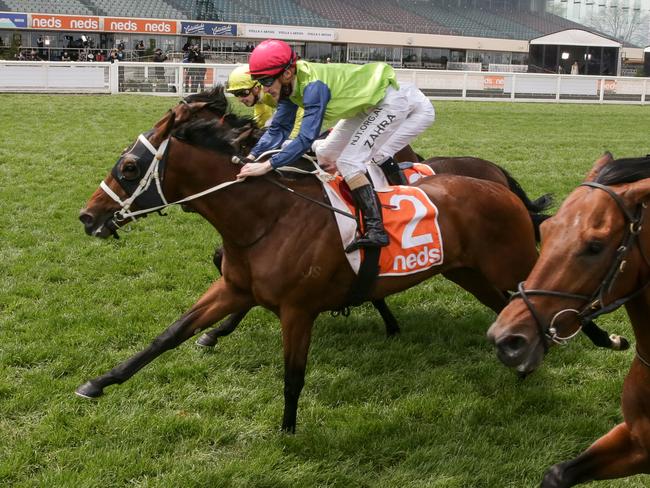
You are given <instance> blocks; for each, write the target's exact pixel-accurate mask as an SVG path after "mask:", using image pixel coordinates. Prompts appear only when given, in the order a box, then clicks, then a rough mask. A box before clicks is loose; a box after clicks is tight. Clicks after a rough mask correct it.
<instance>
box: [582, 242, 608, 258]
mask: <svg viewBox="0 0 650 488" xmlns="http://www.w3.org/2000/svg"><path fill="white" fill-rule="evenodd" d="M603 249H605V244H603V243H602V242H601V241H589V242H588V243H587V250H586V251H587V254H590V255H592V256H595V255H596V254H600V253H601V252H602V250H603Z"/></svg>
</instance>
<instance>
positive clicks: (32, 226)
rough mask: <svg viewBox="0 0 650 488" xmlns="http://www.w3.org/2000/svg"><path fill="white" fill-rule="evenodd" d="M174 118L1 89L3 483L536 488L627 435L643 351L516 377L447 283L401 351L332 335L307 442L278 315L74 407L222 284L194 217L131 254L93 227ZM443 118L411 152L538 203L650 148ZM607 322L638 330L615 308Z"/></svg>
mask: <svg viewBox="0 0 650 488" xmlns="http://www.w3.org/2000/svg"><path fill="white" fill-rule="evenodd" d="M174 102H175V101H174V100H171V99H168V98H155V97H141V96H45V95H0V107H2V110H0V124H1V127H2V129H3V130H2V138H1V139H0V182H1V183H0V215H1V216H2V218H1V220H0V243H1V247H0V290H2V292H1V293H0V485H1V486H12V487H13V486H16V487H31V486H47V487H50V486H66V487H67V486H70V487H112V486H135V487H154V486H155V487H180V486H182V487H195V486H196V487H199V486H200V487H204V486H211V487H217V486H233V487H249V486H254V487H297V486H300V487H302V486H319V487H334V486H336V487H386V488H388V487H395V486H402V487H450V488H455V487H524V486H537V485H538V483H539V481H540V480H541V476H542V473H543V472H544V470H545V469H546V468H547V467H548V466H550V465H551V464H553V463H555V462H559V461H562V460H565V459H568V458H570V457H573V456H575V455H577V454H578V453H579V452H581V451H582V450H583V449H584V448H586V447H587V446H588V445H589V444H590V443H591V442H592V441H594V440H595V439H596V438H598V437H599V436H600V435H602V434H604V433H605V432H607V431H608V430H609V429H610V428H611V427H613V426H614V425H615V424H616V423H617V422H619V421H620V420H621V413H620V408H619V398H620V391H621V385H622V381H623V377H624V375H625V372H626V370H627V368H628V365H629V363H630V361H631V358H632V354H633V353H632V352H631V351H628V352H623V353H614V352H610V351H603V350H596V349H595V348H594V347H593V346H591V344H590V343H588V341H587V340H586V339H585V338H583V337H578V338H577V339H576V340H574V341H573V342H572V343H571V344H570V345H569V346H568V347H566V348H555V349H554V350H553V351H552V352H551V354H550V355H549V357H548V358H547V359H546V362H545V363H544V365H543V366H542V368H541V369H540V370H539V371H538V372H536V373H535V374H534V375H532V376H531V377H529V378H528V379H527V380H526V381H524V382H522V381H519V380H518V379H517V378H516V376H515V374H514V373H513V372H512V371H509V370H507V369H506V368H504V367H503V366H502V365H501V364H500V363H499V362H498V361H497V360H496V358H495V354H494V351H493V349H492V347H491V346H490V345H489V344H488V343H487V341H486V340H485V331H486V330H487V328H488V326H489V324H490V323H491V322H492V320H493V319H494V314H493V313H492V312H490V311H488V310H487V309H485V308H484V307H482V306H481V305H480V304H478V303H477V301H476V300H474V299H473V298H472V297H470V296H469V295H467V294H466V293H465V292H463V291H461V290H459V289H458V288H456V287H455V286H454V285H452V284H451V283H449V282H447V281H445V280H444V279H442V278H435V279H432V280H430V281H429V282H427V283H425V284H423V285H420V286H419V287H417V288H414V289H412V290H409V291H408V292H405V293H402V294H400V295H398V296H394V297H391V298H390V299H389V304H390V305H391V306H392V308H393V310H394V311H395V313H396V316H397V317H398V320H399V322H400V324H401V327H402V330H403V332H402V334H401V336H400V337H399V338H397V339H396V340H386V339H385V338H384V333H383V325H382V323H381V320H380V318H379V317H378V315H377V314H376V313H375V312H374V311H373V310H372V309H370V308H369V307H360V308H358V309H355V310H354V311H353V313H352V315H351V316H350V317H349V318H347V319H346V318H333V317H330V316H329V315H323V316H322V317H320V318H319V319H318V321H317V324H316V327H315V329H314V339H313V344H312V347H311V353H310V358H309V365H308V372H307V377H306V386H305V389H304V391H303V394H302V398H301V401H300V407H299V415H298V432H297V434H296V435H294V436H290V435H284V434H282V433H280V432H279V424H280V420H281V414H282V406H283V398H282V374H283V372H282V369H283V368H282V359H281V339H280V329H279V324H278V322H277V320H276V319H275V317H274V316H272V315H271V314H270V313H267V312H265V311H263V310H256V311H254V312H253V313H252V314H251V315H250V316H249V317H248V318H247V319H246V321H245V323H243V324H242V326H241V328H240V329H239V330H237V331H236V332H235V333H234V334H233V335H231V336H230V337H227V338H224V339H222V340H221V342H220V343H219V344H218V346H217V348H216V349H215V350H214V352H206V351H204V350H201V349H198V348H197V347H195V346H194V345H193V344H192V343H189V342H188V343H187V344H184V345H183V346H182V347H180V348H178V349H177V350H174V351H172V352H169V353H167V354H165V355H163V356H162V357H161V358H159V359H158V360H156V361H155V362H154V363H152V364H151V365H149V366H148V367H147V368H145V369H144V370H143V371H141V372H140V373H138V374H137V375H136V376H135V377H134V378H132V379H131V380H130V381H128V382H126V383H125V384H123V385H121V386H113V387H110V388H108V389H107V391H106V395H105V396H104V397H102V398H100V399H99V400H97V401H87V400H83V399H80V398H77V397H76V396H75V395H74V394H73V391H74V389H75V387H76V386H78V385H79V384H81V383H82V382H84V381H86V380H87V379H89V378H91V377H93V376H96V375H98V374H100V373H103V372H105V371H106V370H107V369H109V368H111V367H113V366H114V365H115V364H116V363H117V362H119V361H121V360H123V359H125V358H127V357H128V356H129V355H131V354H132V353H135V352H137V351H139V350H141V349H142V348H143V347H145V345H146V344H148V342H149V341H150V340H151V339H152V338H153V337H155V336H156V335H157V334H158V333H159V332H161V331H162V330H163V329H164V328H165V327H166V326H167V325H169V324H170V323H171V322H173V321H174V320H175V319H176V318H177V317H178V316H179V315H180V314H181V313H183V311H185V310H186V309H187V308H189V307H190V306H191V305H192V303H193V302H194V301H195V300H196V299H197V298H198V297H199V295H200V294H201V293H202V291H203V290H205V289H206V288H207V287H208V286H209V284H210V283H211V282H212V280H214V279H215V277H216V273H215V270H214V269H213V266H212V263H211V253H212V251H213V249H214V246H215V244H216V242H217V239H218V238H217V235H216V234H215V233H214V231H213V230H211V228H210V227H209V226H208V225H207V224H206V223H205V222H203V221H202V220H201V219H200V218H199V217H198V216H196V215H190V214H185V213H182V212H180V211H179V210H178V209H172V210H171V211H170V212H169V216H168V217H166V218H161V217H157V216H152V217H150V218H148V219H145V220H143V221H141V222H139V223H138V224H137V225H135V226H134V227H133V230H132V232H131V233H129V234H123V236H122V239H120V240H119V241H116V240H112V239H111V240H107V241H101V240H98V239H92V238H90V237H88V236H86V235H85V234H84V233H83V229H82V226H81V225H80V223H79V222H78V221H77V215H78V210H79V209H80V208H82V206H83V205H84V203H85V201H86V200H87V199H88V198H89V197H90V195H91V194H92V192H93V191H95V189H96V188H97V185H98V184H99V182H100V180H101V179H102V178H104V176H105V175H106V173H107V172H108V170H109V169H110V167H111V166H112V165H113V163H114V161H115V158H116V157H117V155H118V154H119V153H120V151H121V150H122V149H123V148H124V147H125V146H126V145H127V144H129V143H130V142H131V141H133V140H134V139H135V137H136V136H137V134H138V133H140V132H142V131H144V130H146V129H148V128H150V127H151V126H152V125H153V123H154V122H155V121H156V120H158V119H159V118H160V117H161V116H162V115H163V114H164V112H165V111H166V110H167V109H168V108H169V107H170V106H171V105H172V104H173V103H174ZM435 106H436V109H437V121H436V123H435V124H434V126H432V127H431V128H430V129H429V130H427V131H426V132H425V133H424V134H423V135H422V136H421V137H420V138H419V139H418V140H417V141H416V142H415V144H414V146H415V149H416V150H417V151H419V152H420V153H423V154H424V155H427V156H432V155H472V156H479V157H482V158H485V159H489V160H492V161H495V162H497V163H499V164H501V165H503V166H504V167H505V168H507V169H508V170H509V171H510V172H511V173H512V174H513V175H514V176H515V177H516V178H517V179H518V180H519V181H520V182H521V183H522V185H523V187H524V188H525V189H526V190H527V191H528V192H529V194H530V195H531V196H534V197H536V196H538V195H540V194H541V193H544V192H549V191H552V192H554V193H555V194H556V196H557V199H558V201H559V200H561V199H563V198H564V197H565V196H566V195H567V194H568V193H569V192H570V191H571V189H572V188H573V187H575V185H576V184H577V183H578V182H579V181H580V179H581V178H582V176H583V175H584V174H585V173H586V172H587V170H588V169H589V168H590V166H591V164H592V162H593V160H595V159H596V158H597V157H598V156H599V155H600V154H601V153H602V152H603V151H604V150H606V149H608V150H611V151H612V152H613V153H614V155H615V156H619V157H623V156H638V155H643V154H646V153H647V152H649V151H648V150H649V149H650V148H649V147H648V131H647V128H648V127H650V109H648V108H646V107H637V106H611V105H610V106H595V105H589V106H587V105H584V106H582V105H554V104H546V105H541V104H508V103H463V102H436V103H435ZM600 324H601V326H603V327H605V328H607V329H609V330H610V331H612V332H617V333H622V334H625V335H627V336H631V329H630V327H629V324H628V322H627V318H626V317H625V315H624V314H623V313H622V312H621V311H619V312H617V313H615V314H612V315H610V316H608V317H606V318H603V319H602V320H600ZM648 484H650V478H648V477H647V476H637V477H634V478H630V479H628V480H624V481H623V480H622V481H614V482H603V483H595V484H593V486H600V487H610V486H611V487H623V486H625V487H644V486H648Z"/></svg>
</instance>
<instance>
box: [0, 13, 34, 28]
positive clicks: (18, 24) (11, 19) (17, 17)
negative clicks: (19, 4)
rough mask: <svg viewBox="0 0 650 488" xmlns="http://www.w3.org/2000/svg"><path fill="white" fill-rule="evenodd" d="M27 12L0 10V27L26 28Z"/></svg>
mask: <svg viewBox="0 0 650 488" xmlns="http://www.w3.org/2000/svg"><path fill="white" fill-rule="evenodd" d="M27 27H29V26H28V25H27V14H10V13H7V12H0V29H27Z"/></svg>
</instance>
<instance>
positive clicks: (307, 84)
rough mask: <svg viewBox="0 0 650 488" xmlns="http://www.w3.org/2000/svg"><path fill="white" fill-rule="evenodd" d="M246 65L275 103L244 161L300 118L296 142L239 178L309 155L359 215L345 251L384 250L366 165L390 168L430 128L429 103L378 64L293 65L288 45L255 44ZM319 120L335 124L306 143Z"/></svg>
mask: <svg viewBox="0 0 650 488" xmlns="http://www.w3.org/2000/svg"><path fill="white" fill-rule="evenodd" d="M249 65H250V74H251V76H252V78H253V79H254V80H256V81H258V82H259V83H260V84H261V85H262V86H263V87H264V92H265V93H267V94H270V95H272V96H273V98H275V99H276V100H278V110H277V112H276V113H275V116H274V117H273V121H272V122H271V125H270V126H269V128H268V130H267V131H266V133H265V134H264V135H263V136H262V138H261V139H260V140H259V142H258V143H257V144H256V145H255V147H254V148H253V149H252V150H251V153H250V155H251V156H253V157H257V156H259V155H260V154H262V153H263V152H265V151H266V150H268V149H273V148H276V147H279V146H280V145H281V144H282V143H283V142H284V141H285V140H286V139H287V138H288V136H289V133H290V132H291V128H292V126H293V123H294V120H295V118H296V113H297V111H298V109H299V108H303V109H304V117H303V120H302V123H301V127H300V133H299V134H298V137H296V138H295V139H294V140H293V141H292V142H291V143H289V144H288V145H287V146H286V147H283V149H282V151H281V152H279V153H277V154H275V155H273V157H272V158H271V159H270V160H269V161H265V162H262V163H257V162H252V163H248V164H246V165H245V166H244V167H243V168H242V170H241V171H240V173H239V177H240V178H244V177H248V176H257V175H262V174H264V173H266V172H268V171H270V170H271V169H273V168H278V167H281V166H284V165H285V164H289V163H291V162H293V161H296V160H297V159H299V158H300V156H302V155H303V154H304V153H305V152H307V151H308V150H309V149H310V148H313V149H314V151H315V152H316V156H317V158H318V160H319V162H320V163H321V164H325V165H330V164H332V163H334V164H336V167H337V169H338V170H339V172H340V173H341V176H343V178H344V179H345V181H346V182H347V183H348V185H349V186H350V189H351V190H352V193H353V196H354V199H355V202H356V203H357V205H358V206H359V208H360V209H361V212H362V215H363V221H364V229H365V235H364V236H362V237H360V238H359V239H357V240H356V241H354V242H353V243H352V244H351V245H350V246H348V248H347V249H346V251H348V252H350V251H354V250H356V249H358V248H359V247H382V246H386V245H388V236H387V234H386V232H385V230H384V226H383V222H382V215H381V211H380V209H379V208H378V205H377V198H376V195H375V192H374V190H373V189H372V186H371V185H370V182H369V181H368V178H367V176H366V164H367V163H376V164H379V165H383V164H387V163H389V162H391V163H394V161H393V159H392V156H393V155H394V154H395V153H396V152H397V151H399V150H400V149H402V148H403V147H404V146H406V145H407V144H408V143H409V142H410V141H411V140H412V139H413V138H414V137H416V136H417V135H418V134H420V133H421V132H422V131H424V130H425V129H426V128H427V127H428V126H429V125H431V124H432V123H433V121H434V118H435V112H434V110H433V106H432V105H431V102H430V101H429V100H428V99H427V98H426V97H425V96H424V94H423V93H422V92H421V91H420V90H418V89H417V88H416V87H415V86H414V85H411V84H409V83H401V84H398V83H397V79H396V75H395V71H394V70H393V68H392V67H391V66H389V65H388V64H386V63H369V64H365V65H361V66H359V65H353V64H317V63H310V62H307V61H302V60H298V57H297V56H296V53H294V52H293V49H291V46H289V45H288V44H287V43H286V42H284V41H279V40H276V39H269V40H266V41H263V42H261V43H260V44H259V45H258V46H257V47H256V48H255V49H254V50H253V52H252V54H251V56H250V59H249ZM324 121H331V122H334V121H337V123H336V125H335V126H334V129H333V130H332V132H331V133H330V134H329V136H328V137H327V138H326V139H323V140H320V141H318V142H317V143H316V144H314V142H315V141H316V139H317V138H318V136H319V135H320V132H321V127H322V124H323V122H324Z"/></svg>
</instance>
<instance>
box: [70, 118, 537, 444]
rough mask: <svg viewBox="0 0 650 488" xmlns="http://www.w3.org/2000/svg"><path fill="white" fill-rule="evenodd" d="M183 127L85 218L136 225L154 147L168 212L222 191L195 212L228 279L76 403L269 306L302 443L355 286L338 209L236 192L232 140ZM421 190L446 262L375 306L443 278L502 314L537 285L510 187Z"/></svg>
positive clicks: (307, 182)
mask: <svg viewBox="0 0 650 488" xmlns="http://www.w3.org/2000/svg"><path fill="white" fill-rule="evenodd" d="M174 122H175V116H174V114H173V112H170V114H169V115H168V116H167V117H165V118H164V119H163V120H162V121H161V122H160V123H159V124H158V125H157V127H156V128H155V129H154V130H152V131H150V132H149V133H148V135H147V136H144V135H142V136H141V137H140V138H139V139H138V141H137V142H136V143H134V145H133V146H132V148H131V149H130V150H129V151H127V152H125V153H123V154H122V156H121V157H120V158H119V160H118V161H117V163H116V164H115V166H114V168H113V171H112V172H111V173H109V175H108V176H107V177H106V178H105V180H104V181H103V182H102V186H101V187H100V188H99V189H97V191H95V193H94V194H93V195H92V197H91V199H90V200H89V202H88V204H87V206H86V208H85V209H83V210H82V212H81V214H80V217H79V218H80V220H81V222H82V223H83V225H84V227H85V231H86V233H87V234H89V235H93V236H97V237H109V236H110V235H111V234H112V232H113V231H114V228H115V226H116V225H119V224H120V223H123V222H125V221H126V220H128V218H127V217H126V215H125V214H124V213H122V214H121V215H122V217H121V218H120V214H116V212H120V211H121V209H123V208H124V207H125V206H127V205H129V203H130V202H131V198H130V197H129V195H130V194H131V192H132V191H134V190H125V189H124V187H127V188H129V185H130V188H135V187H137V186H138V175H142V174H145V173H147V172H148V171H149V169H147V168H144V167H140V166H139V165H141V164H145V163H147V164H149V162H151V163H152V164H153V161H154V158H153V157H149V159H148V160H146V159H145V158H143V157H134V153H138V154H139V155H142V154H144V153H146V151H144V150H142V146H146V147H151V149H150V150H153V151H154V152H156V158H157V159H155V161H156V162H158V161H160V160H163V161H164V166H165V174H164V176H163V179H162V185H161V187H162V193H163V194H164V197H165V198H166V199H167V201H169V202H176V201H179V200H181V199H183V198H185V197H188V196H189V195H193V194H197V193H198V192H202V191H204V190H205V189H206V187H211V186H213V185H220V186H219V187H220V190H219V191H214V192H212V193H210V194H207V195H204V196H203V197H201V198H199V199H197V200H194V207H195V209H196V210H197V212H198V213H199V214H200V215H202V216H203V217H204V218H205V219H206V220H208V221H209V222H210V223H211V224H212V225H213V226H214V227H215V229H216V230H217V231H218V232H219V233H220V234H221V236H222V238H223V246H224V260H223V276H222V277H221V278H220V279H218V280H217V281H216V282H215V283H214V284H213V285H212V286H210V288H209V289H208V290H207V291H206V292H205V294H204V295H203V296H202V297H201V298H200V299H199V300H198V301H197V302H196V304H195V305H193V306H192V307H191V308H190V309H189V310H188V311H187V312H186V313H184V314H183V315H182V316H181V317H180V318H179V319H178V320H177V321H176V322H174V323H173V324H172V325H171V326H169V327H168V328H167V329H166V330H165V331H164V332H163V333H162V334H160V335H159V336H158V337H157V338H156V339H155V340H154V341H153V342H152V343H151V344H150V345H149V346H148V347H147V348H146V349H144V350H143V351H142V352H139V353H137V354H135V355H134V356H132V357H131V358H129V359H127V360H126V361H124V362H122V363H121V364H119V365H117V366H116V367H115V368H113V369H111V370H110V371H108V372H107V373H105V374H102V375H101V376H98V377H96V378H94V379H91V380H90V381H88V382H86V383H84V384H83V385H81V386H80V387H79V388H77V390H76V393H77V394H78V395H80V396H84V397H97V396H100V395H101V394H102V393H103V390H104V388H106V387H107V386H109V385H113V384H119V383H122V382H124V381H126V380H127V379H129V378H130V377H131V376H133V375H134V374H135V373H136V372H137V371H139V370H140V369H141V368H143V367H144V366H145V365H146V364H148V363H149V362H151V361H152V360H153V359H155V358H156V357H157V356H159V355H160V354H162V353H163V352H165V351H167V350H169V349H172V348H174V347H176V346H178V345H179V344H181V343H182V342H184V341H185V340H187V339H189V338H190V337H192V336H193V335H195V334H196V333H197V332H199V331H201V330H203V329H205V328H206V327H209V326H211V325H212V324H214V323H216V322H217V321H219V320H221V319H223V318H224V317H226V316H228V315H229V314H232V313H234V312H238V311H242V310H247V309H249V308H251V307H253V306H255V305H260V306H263V307H265V308H267V309H268V310H270V311H272V312H273V313H275V314H276V315H277V316H278V317H279V319H280V322H281V326H282V344H283V350H284V366H285V374H284V400H285V405H284V415H283V420H282V428H283V429H284V430H285V431H290V432H294V431H295V427H296V417H297V409H298V398H299V395H300V392H301V390H302V388H303V385H304V376H305V368H306V365H307V355H308V350H309V345H310V340H311V331H312V325H313V323H314V320H315V319H316V317H317V316H318V315H319V314H320V313H321V312H324V311H328V310H340V309H341V308H342V307H344V306H345V305H346V298H347V296H348V293H349V290H350V287H351V286H352V283H353V281H354V279H355V275H354V273H353V271H352V269H351V268H350V266H349V264H348V261H347V259H346V257H345V254H344V251H343V249H342V244H341V239H340V236H339V232H338V230H337V227H336V223H335V219H334V217H333V214H332V212H331V211H330V210H328V209H327V208H324V207H322V206H319V205H316V204H314V203H312V202H310V201H308V200H305V199H303V198H299V197H297V196H296V195H295V194H294V193H292V192H289V191H285V190H284V189H282V188H279V187H278V186H277V185H276V184H275V183H278V182H279V180H280V177H278V176H277V175H275V174H269V175H266V176H264V177H259V178H249V179H247V180H246V181H244V182H240V183H236V184H232V182H233V181H235V180H236V176H237V174H238V172H239V169H240V167H239V166H237V165H235V164H233V163H232V162H231V159H232V156H233V154H234V153H235V148H234V147H233V146H232V145H231V144H230V143H229V141H228V140H227V139H225V138H224V136H225V135H227V133H228V132H227V131H226V130H225V129H223V128H220V127H219V126H218V124H216V123H211V122H206V121H201V120H199V121H194V122H189V123H187V124H183V125H182V126H181V127H180V128H179V129H178V130H177V131H174V130H173V129H174ZM143 139H144V140H145V141H146V144H145V143H143V142H141V141H142V140H143ZM165 147H166V149H164V148H165ZM156 164H157V163H156ZM285 183H286V184H287V185H288V186H289V187H290V188H291V189H292V190H294V191H295V192H299V193H301V194H304V195H307V196H309V197H311V198H312V199H317V200H320V201H323V195H322V188H321V184H320V182H318V181H316V179H314V178H311V177H304V178H298V179H295V180H290V181H289V180H286V181H285ZM123 185H124V187H123ZM223 185H230V186H227V187H224V186H223ZM418 186H419V187H420V188H421V189H422V190H423V191H425V192H426V193H427V195H428V196H429V198H430V199H431V200H432V201H433V202H434V203H435V204H436V206H437V207H438V209H439V211H440V216H439V220H438V224H439V226H440V229H441V232H442V235H443V236H444V242H445V261H444V263H443V264H441V265H440V266H438V267H433V268H430V269H428V270H426V271H424V272H421V273H417V274H413V275H407V276H403V277H396V276H390V277H382V278H380V279H378V280H377V281H376V283H375V285H374V286H373V288H372V290H371V293H370V298H371V299H381V298H384V297H386V296H388V295H390V294H393V293H397V292H399V291H402V290H405V289H407V288H410V287H412V286H414V285H416V284H418V283H421V282H422V281H424V280H426V279H427V278H429V277H431V276H433V275H435V274H440V273H442V274H443V275H444V276H445V277H447V278H448V279H450V280H452V281H454V282H455V283H457V284H459V285H460V286H462V287H463V288H465V289H466V290H468V291H469V292H470V293H472V294H473V295H474V296H475V297H476V298H477V299H478V300H479V301H481V302H482V303H483V304H484V305H486V306H488V307H489V308H491V309H492V310H495V311H499V310H501V309H502V308H503V307H504V306H505V304H506V302H507V292H508V290H512V289H514V288H515V287H516V284H517V283H518V282H520V281H521V280H523V279H524V278H525V277H526V276H527V275H528V273H529V272H530V270H531V269H532V267H533V265H534V263H535V261H536V259H537V250H536V246H535V238H534V232H533V223H532V221H531V218H530V216H529V214H528V212H527V210H526V208H525V207H524V205H523V204H522V203H521V201H520V200H519V199H518V198H517V197H516V196H515V195H514V194H513V193H512V192H510V191H509V190H508V189H507V188H505V187H504V186H503V185H499V184H496V183H493V182H489V181H482V180H478V179H474V178H465V177H459V176H453V175H441V176H438V177H435V178H427V179H423V180H421V181H420V182H419V183H418ZM155 187H156V185H155V184H153V183H152V184H151V185H150V186H149V187H148V188H149V190H152V191H153V192H154V194H155ZM149 190H147V192H149ZM141 196H142V197H143V199H142V200H139V199H135V203H134V205H133V207H131V209H133V208H135V206H139V207H140V208H143V207H144V208H149V207H151V205H156V204H155V203H148V204H144V203H143V204H142V205H141V204H140V203H139V202H146V201H147V198H149V197H148V196H147V195H144V196H143V195H141ZM260 202H263V203H264V204H263V205H260ZM153 208H155V207H153ZM153 208H151V209H152V210H153ZM313 266H318V273H311V272H309V271H310V270H311V269H312V267H313Z"/></svg>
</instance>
